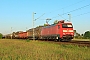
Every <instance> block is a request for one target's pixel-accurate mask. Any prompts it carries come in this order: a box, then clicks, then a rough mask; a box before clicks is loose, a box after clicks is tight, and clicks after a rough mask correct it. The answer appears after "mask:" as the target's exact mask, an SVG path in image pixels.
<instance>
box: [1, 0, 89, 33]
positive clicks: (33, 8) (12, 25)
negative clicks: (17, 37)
mask: <svg viewBox="0 0 90 60" xmlns="http://www.w3.org/2000/svg"><path fill="white" fill-rule="evenodd" d="M33 13H36V14H33ZM68 14H69V15H68ZM33 15H34V19H36V21H34V26H35V27H36V26H39V25H44V24H45V23H46V19H47V18H50V19H51V20H50V21H49V22H48V23H49V24H53V22H54V21H55V20H65V21H67V20H70V21H71V22H72V24H73V27H74V29H75V30H76V31H77V32H78V33H80V34H82V33H84V32H85V31H88V30H90V0H0V33H2V34H10V33H12V32H17V31H26V30H28V29H30V28H33V24H32V21H33ZM69 17H70V19H69Z"/></svg>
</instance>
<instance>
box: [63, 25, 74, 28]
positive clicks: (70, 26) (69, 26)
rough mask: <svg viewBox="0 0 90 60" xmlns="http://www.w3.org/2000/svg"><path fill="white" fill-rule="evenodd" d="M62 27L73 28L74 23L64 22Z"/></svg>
mask: <svg viewBox="0 0 90 60" xmlns="http://www.w3.org/2000/svg"><path fill="white" fill-rule="evenodd" d="M62 28H73V26H72V24H62Z"/></svg>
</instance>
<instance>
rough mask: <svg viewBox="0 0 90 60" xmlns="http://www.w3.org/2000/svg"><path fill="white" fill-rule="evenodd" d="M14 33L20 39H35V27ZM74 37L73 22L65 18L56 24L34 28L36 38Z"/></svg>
mask: <svg viewBox="0 0 90 60" xmlns="http://www.w3.org/2000/svg"><path fill="white" fill-rule="evenodd" d="M13 35H14V38H18V39H33V28H32V29H29V30H27V31H26V32H20V33H17V34H13ZM73 37H74V31H73V25H72V23H71V22H65V21H64V20H61V21H58V23H56V24H52V25H47V26H39V27H36V28H34V38H35V39H37V40H38V39H40V40H55V41H71V40H72V39H73Z"/></svg>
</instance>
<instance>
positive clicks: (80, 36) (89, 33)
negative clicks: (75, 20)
mask: <svg viewBox="0 0 90 60" xmlns="http://www.w3.org/2000/svg"><path fill="white" fill-rule="evenodd" d="M74 38H76V39H90V31H86V32H84V34H79V33H78V32H77V31H76V30H74Z"/></svg>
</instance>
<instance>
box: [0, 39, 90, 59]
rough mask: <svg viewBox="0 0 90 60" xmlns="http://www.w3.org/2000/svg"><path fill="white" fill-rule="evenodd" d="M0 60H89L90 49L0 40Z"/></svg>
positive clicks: (41, 42) (38, 42)
mask: <svg viewBox="0 0 90 60" xmlns="http://www.w3.org/2000/svg"><path fill="white" fill-rule="evenodd" d="M0 60H90V47H79V46H74V45H64V44H62V45H58V44H54V43H49V42H43V41H28V40H27V41H25V40H9V39H0Z"/></svg>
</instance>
